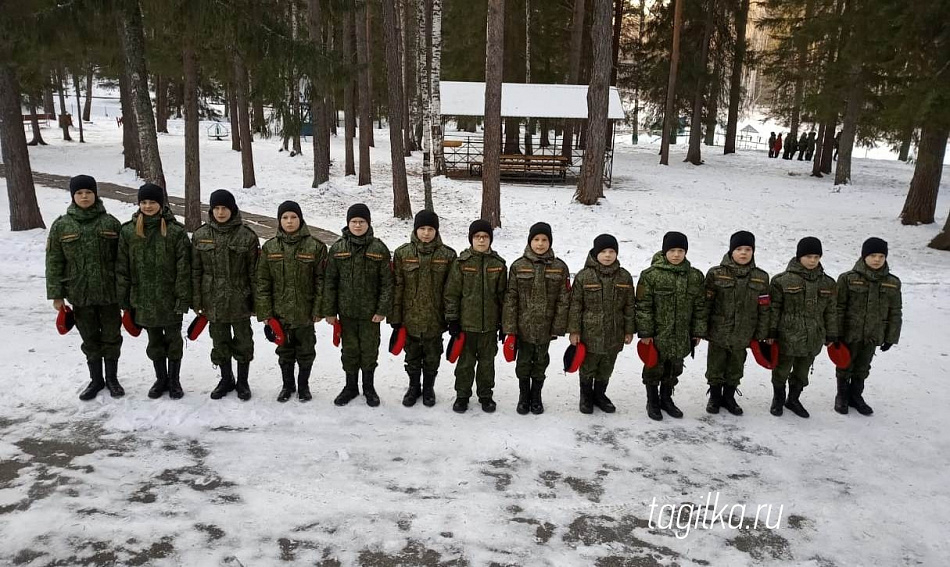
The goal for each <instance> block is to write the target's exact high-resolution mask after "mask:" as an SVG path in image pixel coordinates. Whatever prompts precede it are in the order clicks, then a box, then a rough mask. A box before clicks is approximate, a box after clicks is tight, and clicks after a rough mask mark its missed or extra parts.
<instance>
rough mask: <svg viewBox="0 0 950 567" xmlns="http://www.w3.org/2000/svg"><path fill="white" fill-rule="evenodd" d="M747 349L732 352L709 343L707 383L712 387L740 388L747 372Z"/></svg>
mask: <svg viewBox="0 0 950 567" xmlns="http://www.w3.org/2000/svg"><path fill="white" fill-rule="evenodd" d="M747 355H748V351H747V350H746V349H740V350H730V349H727V348H723V347H721V346H718V345H716V344H714V343H709V353H708V356H707V357H706V382H708V383H709V385H710V386H738V385H739V382H740V381H741V380H742V375H743V374H744V372H745V359H746V356H747Z"/></svg>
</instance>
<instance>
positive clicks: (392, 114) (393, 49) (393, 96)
mask: <svg viewBox="0 0 950 567" xmlns="http://www.w3.org/2000/svg"><path fill="white" fill-rule="evenodd" d="M397 1H398V0H383V2H382V8H383V29H384V33H385V35H386V77H387V79H388V81H389V88H388V89H387V91H388V93H389V144H390V155H391V156H392V170H393V216H394V217H396V218H397V219H409V218H412V205H411V204H410V203H409V185H408V181H407V179H406V156H405V153H404V152H403V148H402V143H403V135H402V122H403V120H402V118H403V117H402V109H403V104H402V66H401V65H400V64H399V30H398V22H397V17H396V2H397ZM436 1H437V2H438V0H436Z"/></svg>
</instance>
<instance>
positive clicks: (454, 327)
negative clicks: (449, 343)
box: [449, 321, 462, 337]
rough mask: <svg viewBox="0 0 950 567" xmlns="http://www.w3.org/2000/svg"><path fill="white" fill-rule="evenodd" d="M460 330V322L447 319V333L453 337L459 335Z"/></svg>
mask: <svg viewBox="0 0 950 567" xmlns="http://www.w3.org/2000/svg"><path fill="white" fill-rule="evenodd" d="M461 332H462V324H461V323H459V322H458V321H449V335H451V336H453V337H457V336H459V333H461Z"/></svg>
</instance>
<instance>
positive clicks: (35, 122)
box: [21, 95, 47, 146]
mask: <svg viewBox="0 0 950 567" xmlns="http://www.w3.org/2000/svg"><path fill="white" fill-rule="evenodd" d="M29 101H30V126H31V127H32V128H33V139H32V140H30V143H29V144H27V145H28V146H45V145H47V144H46V140H44V139H43V133H42V132H40V119H39V117H38V116H37V115H36V97H35V96H34V95H29ZM21 120H22V118H21Z"/></svg>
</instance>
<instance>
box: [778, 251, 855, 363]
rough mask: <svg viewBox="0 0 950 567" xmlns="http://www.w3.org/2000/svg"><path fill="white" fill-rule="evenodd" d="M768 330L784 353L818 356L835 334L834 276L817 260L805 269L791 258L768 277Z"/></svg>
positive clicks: (836, 331)
mask: <svg viewBox="0 0 950 567" xmlns="http://www.w3.org/2000/svg"><path fill="white" fill-rule="evenodd" d="M769 294H770V295H771V296H772V298H771V300H772V306H771V316H770V324H769V326H770V331H769V335H770V336H771V337H772V338H775V339H778V341H779V351H780V352H781V353H782V354H783V355H787V356H818V353H820V352H821V347H822V346H823V345H824V344H825V343H826V342H827V340H829V339H833V338H836V337H837V336H838V320H837V317H838V315H837V312H836V307H835V305H836V303H837V301H836V291H835V280H833V279H831V277H829V276H826V275H825V270H824V268H822V266H821V264H818V267H817V268H815V269H814V270H806V269H805V266H802V264H801V262H799V261H798V259H797V258H792V259H791V261H789V263H788V268H787V269H786V271H784V272H782V273H781V274H778V275H777V276H775V277H773V278H772V285H771V286H770V293H769Z"/></svg>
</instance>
